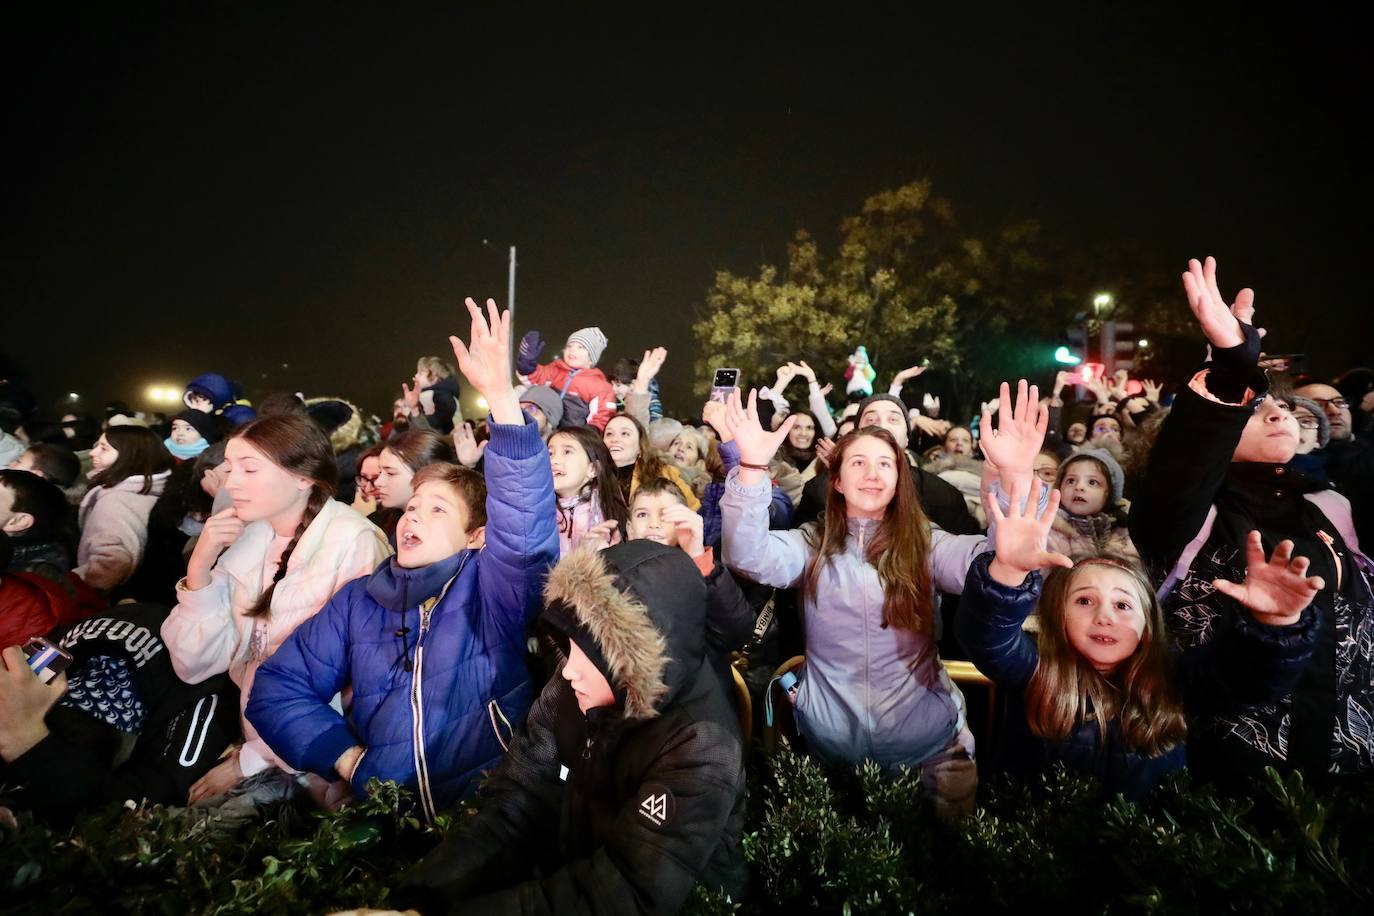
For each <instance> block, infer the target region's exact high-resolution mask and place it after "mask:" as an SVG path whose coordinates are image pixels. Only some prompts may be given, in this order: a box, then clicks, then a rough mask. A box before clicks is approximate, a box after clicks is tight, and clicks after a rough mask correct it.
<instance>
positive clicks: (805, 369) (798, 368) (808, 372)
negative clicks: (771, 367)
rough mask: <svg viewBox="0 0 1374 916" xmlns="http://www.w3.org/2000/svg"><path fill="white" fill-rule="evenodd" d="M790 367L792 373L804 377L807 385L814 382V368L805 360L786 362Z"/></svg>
mask: <svg viewBox="0 0 1374 916" xmlns="http://www.w3.org/2000/svg"><path fill="white" fill-rule="evenodd" d="M787 365H788V366H790V367H791V368H792V374H793V375H794V376H799V377H801V378H804V379H806V383H807V384H808V385H814V384H816V370H815V369H812V368H811V367H810V366H808V365H807V364H806V360H804V359H802V360H798V361H797V362H795V363H788V364H787Z"/></svg>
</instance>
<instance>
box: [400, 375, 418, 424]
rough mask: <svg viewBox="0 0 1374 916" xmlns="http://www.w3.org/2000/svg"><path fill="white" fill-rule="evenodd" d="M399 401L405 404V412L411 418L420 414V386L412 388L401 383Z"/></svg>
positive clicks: (416, 385)
mask: <svg viewBox="0 0 1374 916" xmlns="http://www.w3.org/2000/svg"><path fill="white" fill-rule="evenodd" d="M401 400H403V401H405V402H406V411H407V412H408V413H409V414H410V415H411V416H412V417H413V416H415V415H416V414H417V413H419V412H420V384H419V383H418V382H416V384H415V385H414V386H413V387H412V386H410V385H407V384H406V383H405V382H401Z"/></svg>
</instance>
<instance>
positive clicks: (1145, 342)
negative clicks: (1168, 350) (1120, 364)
mask: <svg viewBox="0 0 1374 916" xmlns="http://www.w3.org/2000/svg"><path fill="white" fill-rule="evenodd" d="M1135 345H1136V346H1137V347H1139V348H1140V349H1142V350H1144V349H1146V348H1148V347H1149V346H1150V342H1149V341H1148V340H1146V339H1145V338H1144V337H1142V338H1140V339H1139V340H1137V341H1136V342H1135Z"/></svg>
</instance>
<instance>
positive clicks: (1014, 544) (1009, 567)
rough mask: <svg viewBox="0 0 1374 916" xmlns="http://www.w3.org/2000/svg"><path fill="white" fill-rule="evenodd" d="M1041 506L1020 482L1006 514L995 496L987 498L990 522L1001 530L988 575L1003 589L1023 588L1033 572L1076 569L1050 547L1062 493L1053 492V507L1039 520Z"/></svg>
mask: <svg viewBox="0 0 1374 916" xmlns="http://www.w3.org/2000/svg"><path fill="white" fill-rule="evenodd" d="M1038 502H1039V500H1037V499H1035V498H1027V495H1026V488H1025V487H1024V486H1023V485H1022V484H1021V483H1019V482H1018V483H1016V484H1014V485H1013V486H1012V489H1011V507H1010V508H1009V509H1008V511H1007V512H1006V513H1005V514H1003V512H1002V507H1001V506H999V505H998V504H997V499H996V498H995V497H994V496H993V494H992V493H990V492H985V493H984V494H983V505H984V506H985V507H986V508H987V513H988V518H989V519H992V520H993V521H994V522H995V524H996V528H997V544H996V547H997V556H996V557H994V558H993V561H992V563H991V564H990V565H989V566H988V573H989V574H990V575H991V576H992V578H993V579H995V580H996V581H998V582H1000V583H1001V584H1003V585H1006V586H1012V587H1015V586H1017V585H1020V584H1021V583H1022V582H1024V581H1026V575H1027V574H1028V573H1030V572H1031V571H1032V570H1036V569H1044V568H1045V567H1047V566H1063V567H1065V568H1071V567H1072V566H1073V561H1072V560H1070V559H1069V558H1068V557H1066V556H1064V555H1063V554H1062V553H1054V552H1053V551H1051V550H1049V549H1048V548H1047V546H1046V543H1047V541H1048V539H1049V533H1050V526H1051V525H1053V524H1054V517H1055V513H1056V512H1058V511H1059V491H1058V490H1051V491H1050V500H1049V504H1048V505H1046V506H1045V511H1044V513H1042V514H1041V516H1040V517H1039V518H1036V517H1035V506H1036V504H1037V503H1038Z"/></svg>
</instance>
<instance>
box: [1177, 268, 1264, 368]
mask: <svg viewBox="0 0 1374 916" xmlns="http://www.w3.org/2000/svg"><path fill="white" fill-rule="evenodd" d="M1183 290H1184V292H1186V293H1187V294H1188V307H1189V308H1191V309H1192V310H1193V315H1195V316H1196V317H1197V320H1198V324H1200V325H1201V326H1202V333H1203V334H1205V335H1206V336H1207V341H1208V342H1209V343H1210V344H1211V345H1212V346H1213V347H1214V348H1216V349H1218V350H1227V349H1230V348H1231V347H1238V346H1240V345H1241V344H1242V343H1244V342H1245V334H1244V333H1243V332H1242V331H1241V328H1240V323H1241V322H1244V323H1245V324H1250V322H1251V320H1252V319H1253V318H1254V317H1255V293H1254V290H1251V289H1243V290H1241V291H1240V292H1239V293H1237V294H1236V301H1235V302H1234V303H1232V304H1231V305H1227V304H1226V300H1225V299H1223V298H1222V296H1221V290H1220V288H1219V287H1218V286H1217V261H1216V258H1213V257H1208V258H1207V260H1206V261H1205V262H1203V263H1198V260H1197V259H1196V258H1193V259H1192V260H1190V261H1189V262H1188V271H1187V273H1185V274H1184V275H1183Z"/></svg>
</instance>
